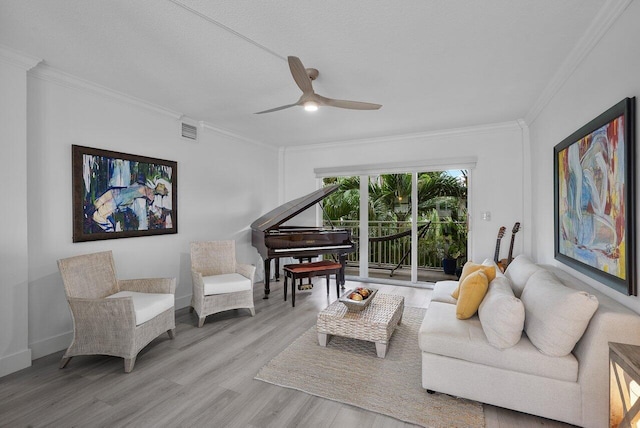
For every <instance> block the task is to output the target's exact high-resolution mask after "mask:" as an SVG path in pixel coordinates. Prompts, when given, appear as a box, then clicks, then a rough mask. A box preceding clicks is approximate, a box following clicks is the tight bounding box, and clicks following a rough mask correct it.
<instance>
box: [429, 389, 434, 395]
mask: <svg viewBox="0 0 640 428" xmlns="http://www.w3.org/2000/svg"><path fill="white" fill-rule="evenodd" d="M435 393H436V392H435V391H434V390H433V389H427V394H435Z"/></svg>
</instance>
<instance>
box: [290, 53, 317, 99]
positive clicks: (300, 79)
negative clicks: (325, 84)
mask: <svg viewBox="0 0 640 428" xmlns="http://www.w3.org/2000/svg"><path fill="white" fill-rule="evenodd" d="M287 60H288V61H289V69H290V70H291V75H292V76H293V80H295V81H296V84H297V85H298V87H299V88H300V89H301V90H302V93H303V94H312V93H313V86H311V79H310V78H309V75H308V74H307V70H306V69H305V68H304V65H302V61H300V58H298V57H297V56H290V57H287Z"/></svg>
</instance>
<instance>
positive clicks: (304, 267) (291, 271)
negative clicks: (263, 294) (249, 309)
mask: <svg viewBox="0 0 640 428" xmlns="http://www.w3.org/2000/svg"><path fill="white" fill-rule="evenodd" d="M341 269H342V265H341V264H340V263H336V262H332V261H330V260H323V261H320V262H312V263H298V264H292V265H285V266H284V267H283V268H282V270H283V271H284V301H285V302H286V301H287V288H288V281H287V280H288V279H289V278H291V306H295V305H296V280H297V279H303V278H313V277H314V276H325V277H326V278H327V295H329V276H330V275H335V276H336V292H337V294H338V296H339V295H340V281H338V277H339V275H340V271H341Z"/></svg>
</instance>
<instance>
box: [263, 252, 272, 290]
mask: <svg viewBox="0 0 640 428" xmlns="http://www.w3.org/2000/svg"><path fill="white" fill-rule="evenodd" d="M270 278H271V259H267V260H265V261H264V297H263V299H268V298H269V293H270V291H271V290H269V279H270Z"/></svg>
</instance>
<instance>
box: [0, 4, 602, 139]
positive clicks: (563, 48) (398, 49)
mask: <svg viewBox="0 0 640 428" xmlns="http://www.w3.org/2000/svg"><path fill="white" fill-rule="evenodd" d="M606 6H607V4H606V2H603V1H602V0H482V1H480V0H446V1H444V0H403V1H384V0H351V1H345V0H320V1H308V0H274V1H256V0H253V1H252V0H228V1H219V0H218V1H211V0H135V1H132V0H109V1H107V0H0V45H4V46H6V47H9V48H12V49H15V50H18V51H20V52H23V53H26V54H30V55H33V56H36V57H39V58H42V59H43V60H44V62H45V63H46V64H47V65H49V66H51V67H53V68H55V69H57V70H61V71H64V72H67V73H71V74H73V75H75V76H77V77H80V78H82V79H86V80H88V81H91V82H94V83H97V84H99V85H102V86H105V87H107V88H110V89H113V90H116V91H118V92H123V93H126V94H128V95H131V96H133V97H136V98H140V99H143V100H145V101H148V102H151V103H154V104H157V105H159V106H162V107H165V108H168V109H171V110H173V111H177V112H181V113H183V114H185V115H187V116H189V117H191V118H193V119H195V120H197V121H205V122H207V123H208V124H210V125H212V126H214V127H217V128H220V129H223V130H227V131H230V132H232V133H235V134H238V135H241V136H243V137H246V138H249V139H252V140H256V141H261V142H264V143H267V144H271V145H274V146H294V145H302V144H312V143H323V142H332V141H343V140H351V139H361V138H370V137H379V136H390V135H397V134H410V133H417V132H429V131H434V130H442V129H451V128H459V127H467V126H474V125H482V124H489V123H500V122H505V121H510V120H516V119H520V118H523V117H525V116H526V115H527V113H528V112H529V111H530V110H531V109H532V108H534V106H535V105H536V103H537V101H538V100H539V98H540V94H541V93H542V92H543V91H544V89H545V88H546V87H547V86H548V85H549V84H550V82H552V79H553V76H554V75H555V74H556V73H557V72H558V71H559V70H560V69H561V66H562V63H563V61H564V60H565V58H566V57H567V56H568V55H569V54H570V53H571V52H572V50H573V49H574V48H575V47H576V45H577V44H578V43H579V42H580V39H581V38H582V37H584V36H585V31H587V29H588V28H589V26H590V25H591V24H592V23H593V21H594V19H595V18H596V17H597V15H598V12H600V9H601V8H603V7H606ZM288 55H295V56H298V57H299V58H300V59H301V60H302V62H303V63H304V65H305V66H306V67H314V68H317V69H319V70H320V76H319V78H318V79H317V80H316V81H315V82H314V88H315V90H316V92H318V93H320V94H321V95H324V96H327V97H332V98H339V99H347V100H355V101H366V102H373V103H379V104H382V105H383V107H382V109H380V110H377V111H354V110H343V109H336V108H329V107H326V108H322V109H321V110H319V111H318V112H316V113H313V114H312V113H307V112H305V111H304V110H303V109H302V108H300V107H295V108H290V109H287V110H282V111H279V112H275V113H270V114H264V115H255V114H253V113H254V112H257V111H261V110H266V109H269V108H272V107H277V106H281V105H284V104H291V103H294V102H296V101H297V100H298V98H299V96H300V90H299V89H298V87H297V86H296V85H295V83H294V81H293V79H292V78H291V75H290V72H289V68H288V64H287V62H286V56H288Z"/></svg>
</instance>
